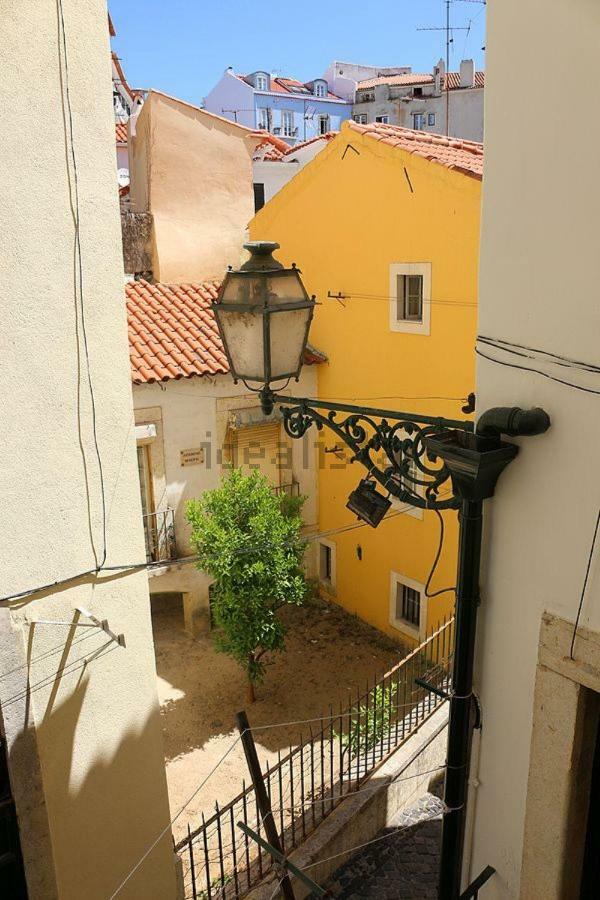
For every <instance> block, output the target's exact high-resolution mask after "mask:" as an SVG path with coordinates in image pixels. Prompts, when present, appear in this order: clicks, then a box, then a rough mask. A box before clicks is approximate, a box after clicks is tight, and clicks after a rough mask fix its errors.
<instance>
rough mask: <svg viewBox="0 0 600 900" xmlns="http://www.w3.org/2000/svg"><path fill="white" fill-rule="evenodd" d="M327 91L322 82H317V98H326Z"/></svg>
mask: <svg viewBox="0 0 600 900" xmlns="http://www.w3.org/2000/svg"><path fill="white" fill-rule="evenodd" d="M326 96H327V90H326V88H325V85H324V84H323V82H322V81H317V83H316V84H315V97H326Z"/></svg>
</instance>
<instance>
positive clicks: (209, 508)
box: [187, 469, 307, 683]
mask: <svg viewBox="0 0 600 900" xmlns="http://www.w3.org/2000/svg"><path fill="white" fill-rule="evenodd" d="M290 500H295V501H296V502H295V503H290V502H289V501H290ZM303 501H304V498H282V497H280V496H277V495H276V494H275V493H274V491H273V489H272V487H271V486H270V485H269V483H268V481H267V479H266V478H265V477H264V476H263V475H261V474H260V473H259V472H258V471H256V472H253V473H252V474H251V475H243V474H242V472H241V471H239V470H235V469H234V470H232V471H231V473H230V474H229V475H227V476H226V477H225V478H224V480H223V482H222V483H221V485H220V487H218V488H216V489H215V490H213V491H207V492H206V493H205V494H203V495H202V497H201V498H200V499H198V500H191V501H190V502H189V503H188V505H187V519H188V521H189V522H190V524H191V526H192V537H191V541H192V544H193V546H194V549H195V550H196V553H197V554H198V568H199V569H202V570H203V571H205V572H208V573H209V574H210V575H211V576H212V577H213V578H214V580H215V582H214V586H213V593H212V603H213V612H214V619H215V624H216V626H217V628H218V629H219V631H218V635H217V648H218V649H219V650H221V651H222V652H224V653H228V654H230V655H231V656H233V657H234V659H236V660H237V662H239V663H240V665H241V666H243V667H244V669H245V670H246V672H247V675H248V679H249V681H250V682H251V683H253V682H256V681H260V680H261V679H262V678H263V676H264V669H265V662H264V656H265V654H266V653H273V652H277V651H282V650H284V649H285V627H284V625H283V623H282V622H281V620H280V619H279V618H278V616H277V610H278V609H280V608H281V607H282V606H285V605H286V604H292V605H296V606H299V605H301V604H302V603H303V601H304V598H305V596H306V592H307V586H306V581H305V578H304V572H303V570H302V555H303V552H304V547H305V544H304V542H303V541H302V539H301V538H300V529H301V527H302V519H301V517H300V509H301V506H302V503H303Z"/></svg>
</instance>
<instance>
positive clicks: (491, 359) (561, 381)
mask: <svg viewBox="0 0 600 900" xmlns="http://www.w3.org/2000/svg"><path fill="white" fill-rule="evenodd" d="M475 353H476V354H477V356H481V357H482V358H483V359H487V360H489V362H492V363H496V365H498V366H505V367H506V368H508V369H519V370H520V371H522V372H532V373H534V374H535V375H541V376H542V378H547V379H548V380H549V381H555V382H557V383H558V384H563V385H565V386H566V387H570V388H573V389H574V390H576V391H583V392H584V393H586V394H596V395H598V394H600V390H594V389H593V388H588V387H585V386H584V385H581V384H574V383H573V382H572V381H566V380H565V379H564V378H557V377H556V376H555V375H551V374H550V373H549V372H544V371H543V370H542V369H534V368H533V367H532V366H522V365H519V364H518V363H512V362H506V360H502V359H496V358H495V357H493V356H488V354H487V353H483V351H482V350H480V349H479V348H478V347H476V348H475Z"/></svg>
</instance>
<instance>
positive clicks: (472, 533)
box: [439, 500, 483, 900]
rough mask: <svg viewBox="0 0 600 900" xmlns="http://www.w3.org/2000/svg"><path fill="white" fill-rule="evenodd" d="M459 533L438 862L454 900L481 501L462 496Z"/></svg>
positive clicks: (469, 718)
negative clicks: (440, 843) (453, 643)
mask: <svg viewBox="0 0 600 900" xmlns="http://www.w3.org/2000/svg"><path fill="white" fill-rule="evenodd" d="M458 520H459V524H460V538H459V547H458V579H457V585H456V618H455V626H454V627H455V629H456V631H455V634H456V639H455V649H454V664H453V671H452V694H451V698H450V721H449V725H448V751H447V770H446V788H445V793H444V802H445V804H446V807H447V811H446V812H445V814H444V827H443V833H442V855H441V862H440V881H439V897H440V900H456V898H457V897H458V896H459V893H460V881H461V868H462V849H463V844H464V835H465V819H466V802H467V782H468V777H469V762H470V757H471V736H472V734H473V719H474V715H475V710H474V705H473V696H472V692H473V660H474V656H475V633H476V628H477V607H478V605H479V565H480V560H481V535H482V527H483V501H482V500H463V501H462V504H461V508H460V512H459V514H458Z"/></svg>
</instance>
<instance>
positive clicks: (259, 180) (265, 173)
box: [252, 160, 301, 203]
mask: <svg viewBox="0 0 600 900" xmlns="http://www.w3.org/2000/svg"><path fill="white" fill-rule="evenodd" d="M300 168H301V167H300V166H299V164H298V163H290V162H276V161H275V160H271V161H268V160H266V161H265V160H255V161H254V162H253V163H252V171H253V178H254V182H255V184H264V186H265V203H268V202H269V200H270V199H271V197H274V196H275V194H276V193H277V191H280V190H281V188H282V187H283V186H284V185H286V184H287V183H288V181H291V180H292V178H293V177H294V175H296V173H297V172H299V171H300Z"/></svg>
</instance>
